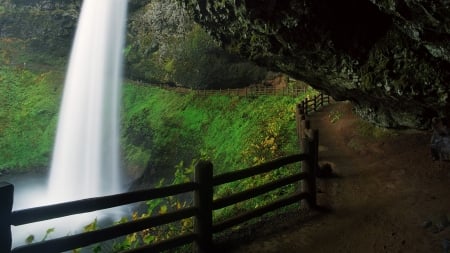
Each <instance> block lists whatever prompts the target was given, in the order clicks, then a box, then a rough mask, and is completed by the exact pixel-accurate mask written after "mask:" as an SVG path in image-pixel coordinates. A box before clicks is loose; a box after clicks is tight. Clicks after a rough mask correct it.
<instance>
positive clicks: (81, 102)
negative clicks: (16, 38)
mask: <svg viewBox="0 0 450 253" xmlns="http://www.w3.org/2000/svg"><path fill="white" fill-rule="evenodd" d="M126 13H127V0H84V2H83V5H82V9H81V14H80V17H79V21H78V26H77V31H76V34H75V39H74V43H73V46H72V52H71V55H70V61H69V66H68V70H67V75H66V80H65V84H64V93H63V98H62V104H61V108H60V112H59V120H58V128H57V134H56V140H55V145H54V151H53V159H52V163H51V168H50V175H49V183H48V194H49V197H48V198H49V201H50V202H52V203H53V202H62V201H70V200H75V199H82V198H89V197H95V196H101V195H107V194H114V193H118V192H120V191H121V180H120V179H121V176H120V174H121V173H120V165H119V164H120V158H119V157H120V154H119V111H120V95H121V92H120V90H121V84H122V62H123V47H124V41H125V27H126Z"/></svg>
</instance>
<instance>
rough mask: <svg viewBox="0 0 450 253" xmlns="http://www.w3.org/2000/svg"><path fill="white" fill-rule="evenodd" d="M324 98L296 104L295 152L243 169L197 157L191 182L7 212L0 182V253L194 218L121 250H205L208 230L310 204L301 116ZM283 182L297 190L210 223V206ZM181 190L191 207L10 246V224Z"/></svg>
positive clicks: (309, 159) (307, 138) (8, 192)
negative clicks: (259, 181)
mask: <svg viewBox="0 0 450 253" xmlns="http://www.w3.org/2000/svg"><path fill="white" fill-rule="evenodd" d="M230 94H231V93H230ZM247 94H248V93H247ZM327 103H330V97H329V96H325V95H322V94H321V95H318V96H314V97H313V99H305V100H304V101H302V103H300V104H299V105H298V106H297V112H296V123H297V134H298V137H299V141H300V142H301V147H302V153H301V154H296V155H291V156H286V157H282V158H279V159H276V160H273V161H270V162H267V163H264V164H260V165H257V166H254V167H250V168H247V169H242V170H237V171H234V172H229V173H224V174H221V175H217V176H213V165H212V164H211V163H210V162H207V161H200V162H199V163H198V164H197V165H196V167H195V178H194V181H193V182H188V183H183V184H177V185H173V186H167V187H161V188H156V189H149V190H140V191H134V192H129V193H122V194H116V195H111V196H104V197H97V198H90V199H84V200H77V201H71V202H66V203H61V204H55V205H49V206H42V207H35V208H29V209H24V210H16V211H12V204H13V194H14V186H13V185H11V184H9V183H2V182H0V199H1V200H2V205H0V252H13V253H36V252H45V253H52V252H62V251H67V250H71V249H77V248H81V247H85V246H89V245H92V244H95V243H99V242H103V241H107V240H110V239H114V238H118V237H121V236H125V235H129V234H132V233H135V232H139V231H143V230H146V229H149V228H152V227H157V226H161V225H164V224H168V223H172V222H178V221H181V220H183V219H187V218H194V230H193V232H186V233H185V234H182V235H179V236H176V237H173V238H170V239H167V240H164V241H161V242H157V243H154V244H151V245H145V246H142V247H140V248H136V249H131V250H128V251H123V252H126V253H135V252H150V251H151V252H153V251H164V250H168V249H173V248H175V247H179V246H183V245H186V244H189V243H195V244H194V245H195V247H194V250H195V251H196V252H200V253H206V252H212V251H213V241H212V236H213V234H214V233H218V232H221V231H224V230H226V229H228V228H230V227H233V226H235V225H238V224H240V223H242V222H246V221H249V220H250V219H253V218H256V217H259V216H261V215H264V214H266V213H268V212H271V211H274V210H277V209H279V208H281V207H284V206H287V205H291V204H293V203H296V202H299V201H302V200H306V201H307V203H308V204H309V205H310V206H311V207H315V206H316V182H315V177H316V171H317V164H318V138H319V135H318V131H317V130H312V129H311V128H310V123H309V121H308V120H307V119H306V116H307V114H308V113H310V112H312V111H317V110H318V109H319V108H320V107H321V106H324V105H325V104H327ZM299 162H301V167H300V166H299V171H298V173H294V174H292V175H288V176H285V177H283V178H280V179H277V180H273V181H271V182H268V183H265V184H263V185H260V186H257V187H254V188H251V189H248V190H244V191H242V192H239V193H235V194H232V195H230V196H226V197H222V198H218V199H215V198H214V195H213V192H214V187H217V186H219V185H223V184H227V183H231V182H235V181H237V180H242V179H246V178H250V177H253V176H255V175H259V174H263V173H267V172H270V171H273V170H276V169H279V168H280V167H282V166H285V165H289V164H294V163H299ZM300 182H301V184H300ZM289 184H297V185H298V186H299V187H298V190H297V191H296V192H294V193H291V194H289V195H285V196H281V197H280V198H279V199H277V200H275V201H273V202H271V203H268V204H266V205H264V206H261V207H258V208H256V209H253V210H251V211H248V212H245V213H242V214H239V215H236V216H233V217H230V218H228V219H226V220H224V221H220V222H217V223H216V224H214V223H213V219H212V215H213V211H214V210H218V209H221V208H225V207H228V206H231V205H234V204H236V203H238V202H241V201H245V200H248V199H251V198H254V197H257V196H259V195H261V194H265V193H268V192H270V191H272V190H275V189H278V188H280V187H283V186H286V185H289ZM185 193H191V194H193V196H194V205H193V206H191V207H184V208H182V209H179V210H176V211H173V212H168V213H165V214H159V215H156V216H151V217H146V218H142V219H137V220H133V221H129V222H125V223H121V224H117V225H112V226H110V227H107V228H102V229H98V230H95V231H90V232H85V233H80V234H75V235H70V236H65V237H61V238H57V239H51V240H47V241H42V242H36V243H32V244H30V245H24V246H19V247H16V248H13V249H11V242H12V235H11V226H20V225H25V224H29V223H34V222H39V221H44V220H48V219H53V218H59V217H64V216H68V215H74V214H80V213H86V212H92V211H97V210H102V209H107V208H112V207H117V206H123V205H128V204H133V203H138V202H142V201H149V200H155V199H161V198H166V197H170V196H175V195H179V194H185Z"/></svg>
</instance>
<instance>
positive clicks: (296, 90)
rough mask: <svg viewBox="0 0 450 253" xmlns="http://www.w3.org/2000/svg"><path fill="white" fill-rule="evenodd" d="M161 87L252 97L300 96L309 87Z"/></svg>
mask: <svg viewBox="0 0 450 253" xmlns="http://www.w3.org/2000/svg"><path fill="white" fill-rule="evenodd" d="M159 87H160V88H162V89H166V90H171V91H174V92H178V93H183V94H184V93H190V92H194V93H195V94H196V95H199V96H211V95H226V96H239V97H251V96H292V97H298V96H299V95H301V94H304V93H306V91H307V88H306V87H304V88H300V87H284V88H275V87H271V86H261V87H260V86H258V87H246V88H236V89H209V90H208V89H189V88H184V87H174V86H169V85H159Z"/></svg>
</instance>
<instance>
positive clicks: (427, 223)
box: [422, 220, 433, 228]
mask: <svg viewBox="0 0 450 253" xmlns="http://www.w3.org/2000/svg"><path fill="white" fill-rule="evenodd" d="M431 225H433V222H431V221H430V220H426V221H424V222H423V223H422V227H423V228H429V227H431Z"/></svg>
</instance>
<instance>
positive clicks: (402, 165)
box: [222, 102, 450, 253]
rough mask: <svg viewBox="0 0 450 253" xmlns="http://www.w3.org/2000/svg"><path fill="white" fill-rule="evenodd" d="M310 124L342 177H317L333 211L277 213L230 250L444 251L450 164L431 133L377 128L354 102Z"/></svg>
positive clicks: (322, 201)
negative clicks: (438, 158) (434, 151)
mask: <svg viewBox="0 0 450 253" xmlns="http://www.w3.org/2000/svg"><path fill="white" fill-rule="evenodd" d="M330 115H339V116H338V117H337V120H336V121H335V122H332V120H331V118H330ZM311 125H312V127H313V128H317V129H319V131H320V146H319V160H320V161H321V163H323V162H326V163H329V164H331V165H332V167H333V171H334V172H335V174H336V175H337V177H334V178H328V179H319V180H318V187H317V188H318V204H319V205H321V206H326V207H329V208H330V209H331V211H330V212H327V213H319V212H315V211H313V212H308V214H306V215H303V216H302V215H297V216H289V217H278V218H276V220H274V221H272V223H271V224H272V225H270V226H269V227H267V226H266V227H265V228H261V229H260V230H259V231H256V232H252V234H251V235H250V236H248V239H249V240H241V241H240V242H239V243H235V244H233V245H228V246H226V247H227V249H226V250H225V251H226V252H236V253H240V252H242V253H244V252H245V253H252V252H258V253H263V252H286V253H289V252H305V253H310V252H311V253H322V252H323V253H325V252H327V253H328V252H335V253H351V252H355V253H360V252H364V253H372V252H373V253H381V252H395V253H400V252H405V253H412V252H418V253H419V252H420V253H434V252H443V246H442V241H443V239H445V238H447V239H450V227H448V225H447V223H448V219H449V218H450V195H449V191H450V165H449V164H448V163H439V162H433V161H432V160H431V156H430V154H429V149H428V143H429V138H430V133H428V132H420V131H412V130H407V131H406V130H405V131H385V130H380V129H378V130H377V129H374V128H373V127H372V128H370V127H368V125H367V123H364V122H362V121H361V120H359V119H358V118H357V117H356V116H355V115H354V114H353V112H352V107H351V105H350V104H349V103H347V102H339V103H334V104H332V105H329V106H326V107H325V108H323V109H322V110H321V111H319V112H316V113H314V114H313V115H312V116H311ZM440 230H441V231H440ZM224 247H225V246H224ZM222 249H223V250H224V248H222Z"/></svg>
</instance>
